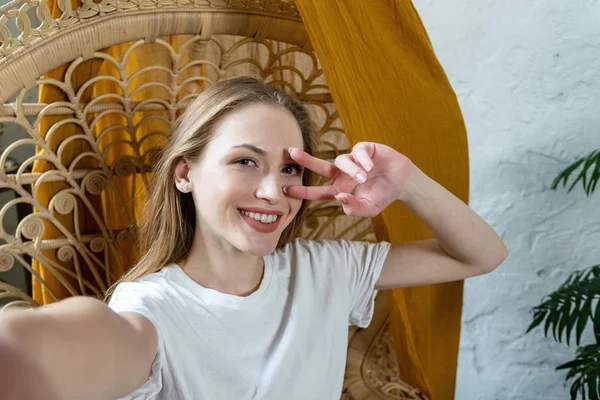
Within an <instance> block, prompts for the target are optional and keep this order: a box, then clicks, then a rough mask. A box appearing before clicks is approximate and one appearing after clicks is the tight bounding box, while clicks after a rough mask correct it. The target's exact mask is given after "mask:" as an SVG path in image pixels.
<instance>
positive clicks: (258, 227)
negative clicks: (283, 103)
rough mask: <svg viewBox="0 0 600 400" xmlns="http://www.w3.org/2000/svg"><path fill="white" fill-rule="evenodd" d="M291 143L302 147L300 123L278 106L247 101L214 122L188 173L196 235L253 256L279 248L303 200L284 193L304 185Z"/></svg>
mask: <svg viewBox="0 0 600 400" xmlns="http://www.w3.org/2000/svg"><path fill="white" fill-rule="evenodd" d="M290 147H297V148H301V149H303V148H304V145H303V140H302V134H301V131H300V127H299V126H298V123H297V122H296V119H295V118H294V116H293V115H292V114H291V113H290V112H289V111H288V110H286V109H284V108H282V107H279V106H276V105H271V104H252V105H248V106H246V107H243V108H241V109H239V110H236V111H234V112H232V113H230V114H228V115H227V116H226V117H224V118H223V119H222V120H221V121H220V122H219V123H218V124H217V125H216V127H215V131H214V136H213V139H212V140H211V141H210V143H209V144H208V146H207V147H206V149H205V151H204V152H203V154H202V155H201V157H200V160H199V161H198V162H196V163H194V164H191V168H190V169H189V175H188V177H189V179H190V182H191V187H192V194H193V197H194V203H195V207H196V215H197V222H198V223H197V225H196V227H197V228H196V229H199V230H200V232H197V234H198V233H200V234H201V235H202V236H201V237H202V239H203V240H204V241H205V243H207V244H208V243H211V244H213V245H214V244H221V245H223V246H224V247H228V246H232V247H234V248H236V249H238V250H240V251H242V252H244V253H249V254H252V255H255V256H263V255H266V254H269V253H271V252H272V251H273V250H274V249H275V248H276V246H277V242H278V241H279V237H280V236H281V233H282V232H283V230H284V229H285V228H286V227H287V226H288V225H289V224H290V222H291V221H292V220H293V219H294V217H295V216H296V214H297V213H298V210H299V209H300V206H301V204H302V200H299V199H296V198H293V197H290V196H287V195H286V194H285V193H284V192H283V188H284V187H286V186H289V185H302V168H301V167H300V166H298V165H297V164H296V163H295V162H294V161H293V160H292V159H291V158H290V157H289V153H288V149H289V148H290Z"/></svg>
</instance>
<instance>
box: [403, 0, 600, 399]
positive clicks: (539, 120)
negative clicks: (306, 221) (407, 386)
mask: <svg viewBox="0 0 600 400" xmlns="http://www.w3.org/2000/svg"><path fill="white" fill-rule="evenodd" d="M414 2H415V6H416V8H417V9H418V11H419V13H420V15H421V18H422V19H423V22H424V24H425V26H426V27H427V29H428V32H429V34H430V37H431V39H432V42H433V44H434V46H435V49H436V52H437V55H438V57H439V59H440V61H441V62H442V65H443V66H444V68H445V69H446V72H447V74H448V76H449V78H450V81H451V83H452V85H453V87H454V89H455V90H456V92H457V95H458V98H459V102H460V105H461V107H462V111H463V113H464V117H465V120H466V124H467V128H468V134H469V154H470V162H471V165H470V167H471V201H470V205H471V207H472V208H473V209H475V210H476V211H477V212H478V213H479V214H480V215H481V216H482V217H483V218H484V219H485V220H486V221H488V222H489V223H490V224H491V225H492V226H493V227H494V228H495V229H496V230H497V232H499V234H500V235H501V236H502V238H503V239H504V240H505V242H506V243H507V245H508V247H509V249H510V256H509V258H508V259H507V260H506V261H505V263H504V264H503V265H502V266H501V267H500V268H499V269H498V270H497V271H495V272H494V273H492V274H490V275H487V276H483V277H477V278H472V279H471V280H468V281H467V282H466V283H465V297H464V311H463V328H462V337H461V346H460V356H459V368H458V376H457V389H456V399H457V400H478V399H481V400H495V399H498V400H512V399H515V400H517V399H519V400H534V399H540V400H541V399H544V400H553V399H561V400H562V399H567V398H568V391H567V390H566V389H565V388H564V387H563V382H564V373H563V372H557V371H555V370H554V367H555V366H556V365H558V364H560V363H562V362H565V361H568V360H570V359H571V358H572V357H573V352H574V348H572V349H569V348H567V346H566V345H561V344H555V343H554V342H553V340H552V339H546V338H544V337H543V334H542V331H541V329H539V328H538V329H537V330H536V331H534V332H531V333H529V334H528V335H525V334H524V332H525V330H526V328H527V326H528V324H529V323H530V322H531V315H530V313H529V310H530V308H531V307H532V306H534V305H536V304H538V303H539V301H540V299H541V298H542V297H543V296H544V295H545V294H547V293H548V292H549V291H550V290H551V289H554V288H556V287H557V286H558V285H559V284H560V283H562V281H563V280H564V279H565V277H566V276H567V275H568V274H569V273H570V272H571V271H573V270H576V269H579V268H582V267H585V266H589V265H595V264H598V263H600V246H598V243H600V188H599V190H597V192H596V194H595V195H592V196H591V197H590V198H586V196H585V195H584V194H583V191H582V190H581V189H577V190H575V191H573V192H572V193H571V194H566V192H565V191H558V192H554V191H551V190H549V186H550V183H551V182H552V180H553V178H554V177H555V176H556V175H557V174H558V173H559V172H560V171H561V170H562V169H564V168H565V167H566V166H567V165H568V164H569V162H570V161H573V160H574V159H575V158H576V157H577V156H578V155H583V154H587V153H589V152H590V151H591V150H593V149H597V148H600V1H598V0H578V1H564V0H544V1H539V0H527V1H523V0H503V1H500V0H497V1H494V0H437V1H435V0H415V1H414ZM588 338H589V336H588Z"/></svg>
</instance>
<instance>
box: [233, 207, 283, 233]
mask: <svg viewBox="0 0 600 400" xmlns="http://www.w3.org/2000/svg"><path fill="white" fill-rule="evenodd" d="M238 214H239V215H240V217H241V218H242V219H243V220H244V221H245V222H246V223H247V224H248V226H249V227H250V228H252V229H253V230H254V231H256V232H260V233H273V232H275V231H276V230H277V227H278V226H279V223H280V222H281V215H277V214H260V213H253V212H250V211H246V210H242V209H239V208H238ZM263 221H264V222H263Z"/></svg>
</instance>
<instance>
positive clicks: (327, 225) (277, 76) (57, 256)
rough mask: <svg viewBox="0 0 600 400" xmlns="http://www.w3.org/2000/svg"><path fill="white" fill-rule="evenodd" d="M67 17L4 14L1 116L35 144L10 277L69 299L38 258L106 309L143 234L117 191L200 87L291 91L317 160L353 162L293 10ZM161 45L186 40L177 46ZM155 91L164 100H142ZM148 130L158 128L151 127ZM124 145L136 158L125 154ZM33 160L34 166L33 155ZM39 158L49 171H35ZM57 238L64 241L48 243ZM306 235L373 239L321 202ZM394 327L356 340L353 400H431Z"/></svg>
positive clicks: (264, 1) (21, 302) (264, 2)
mask: <svg viewBox="0 0 600 400" xmlns="http://www.w3.org/2000/svg"><path fill="white" fill-rule="evenodd" d="M60 5H61V10H62V16H61V17H60V18H57V19H52V18H50V13H49V10H48V8H47V7H46V5H45V2H42V1H39V0H24V1H13V2H11V3H8V4H7V5H5V6H3V7H0V82H2V83H3V85H2V87H0V100H1V101H0V103H4V102H5V101H6V100H7V99H9V98H12V100H11V101H10V103H6V104H0V124H3V125H5V126H11V125H12V127H13V128H15V127H16V128H17V129H20V130H21V131H23V132H25V133H26V135H25V137H24V138H23V139H21V140H18V141H16V142H14V143H11V144H10V145H8V147H7V148H6V149H5V150H4V151H3V153H2V155H1V156H0V189H2V190H8V191H11V192H12V193H14V199H13V200H11V201H9V202H8V203H7V204H4V205H2V208H1V209H0V271H7V270H10V269H11V268H25V269H27V270H28V271H29V272H30V273H31V275H32V276H34V277H35V278H36V279H37V280H38V281H39V282H40V283H41V285H42V286H43V287H45V288H46V289H47V290H48V292H49V293H50V294H51V296H52V297H54V298H56V299H58V298H59V296H58V294H54V293H53V290H52V288H51V287H50V286H51V285H48V284H46V282H45V281H44V279H43V278H42V277H41V276H39V275H38V273H37V272H36V271H35V270H34V269H33V268H32V262H31V260H37V261H38V262H39V263H41V264H42V265H43V266H44V268H46V269H47V270H49V271H50V272H51V273H52V276H53V277H54V279H56V280H57V281H58V282H60V284H61V285H62V286H63V289H64V290H66V292H67V293H68V294H69V295H91V296H97V297H100V296H101V295H102V293H103V291H104V290H106V288H107V287H108V286H109V285H110V284H111V283H112V282H114V281H115V280H116V279H117V278H118V277H119V274H120V272H122V271H123V270H124V269H126V268H128V267H129V265H127V264H126V261H124V260H121V261H119V260H120V258H119V256H118V255H119V254H120V253H121V252H123V249H124V248H129V247H130V246H131V243H132V242H133V241H134V239H135V234H136V232H135V226H136V215H137V210H136V209H135V199H134V196H135V195H134V193H135V190H136V189H132V190H131V191H130V193H129V194H130V196H129V197H122V196H121V197H119V193H117V192H115V190H114V189H115V187H116V186H117V185H116V182H117V181H119V180H121V181H122V180H127V182H129V184H130V185H131V187H132V188H141V189H140V190H145V189H144V188H146V187H147V182H148V175H149V174H150V173H151V172H150V171H151V167H152V163H153V157H154V154H155V150H156V149H158V148H159V147H160V145H161V140H160V138H161V137H162V138H164V137H166V135H168V132H169V128H170V126H171V124H172V123H173V122H174V121H175V119H176V118H177V115H178V113H179V112H180V111H181V110H182V109H183V108H184V107H185V105H186V104H187V102H189V101H190V99H191V98H192V97H193V96H194V94H195V93H197V92H198V91H199V90H201V89H202V87H203V85H209V84H211V83H212V82H215V81H217V80H219V79H223V78H224V77H227V76H233V75H239V74H248V73H250V74H255V75H259V76H262V77H263V78H265V79H267V80H268V81H270V82H271V83H272V84H274V85H278V86H280V87H282V88H284V89H285V90H287V91H289V92H291V93H293V94H294V95H296V96H297V97H298V98H300V99H301V100H303V101H305V102H306V103H307V104H308V107H309V109H310V110H311V113H312V114H313V117H314V119H315V121H316V122H317V124H318V126H319V127H320V131H321V138H322V145H321V147H320V149H319V152H320V156H321V157H323V158H328V159H333V158H335V156H337V155H338V154H341V153H343V152H347V151H348V150H349V145H348V141H347V138H346V136H345V134H344V131H343V127H342V125H341V122H340V121H339V119H338V116H337V113H336V109H335V105H334V103H333V101H332V99H331V95H330V93H329V90H328V87H327V84H326V82H325V79H324V76H323V72H322V70H321V67H320V64H319V61H318V58H317V56H316V54H315V53H314V52H313V51H312V48H311V46H310V42H309V40H308V35H307V34H306V31H305V30H304V27H303V25H302V23H301V20H300V17H299V15H298V12H297V10H296V8H295V6H294V4H293V2H291V1H288V0H220V1H219V0H195V1H172V0H156V1H149V0H141V1H135V2H134V1H119V0H102V1H99V2H93V1H91V0H85V1H84V2H83V5H82V6H81V7H80V8H79V9H77V10H73V9H71V7H70V1H68V0H64V1H63V0H61V2H60ZM28 10H34V11H35V13H36V16H37V17H36V18H31V15H32V14H31V12H28ZM9 20H14V22H15V23H16V26H17V27H18V28H19V29H20V30H21V34H20V35H18V36H12V35H11V33H10V31H9V29H8V28H7V26H8V25H7V24H8V22H9ZM164 35H170V36H171V35H180V36H177V37H178V40H177V41H175V42H172V41H170V40H169V38H167V37H164ZM181 35H185V36H181ZM126 42H127V49H126V51H125V52H124V53H123V54H122V55H121V56H120V57H114V56H113V55H111V54H110V52H107V51H105V50H102V49H104V48H107V47H108V46H111V45H116V44H122V43H126ZM140 51H141V52H143V51H153V52H158V53H160V54H162V55H163V56H164V57H162V58H161V60H162V61H157V62H156V63H154V64H152V63H151V64H147V65H142V66H141V67H140V69H138V70H136V71H131V70H130V69H129V68H128V61H129V58H130V57H133V56H134V55H135V54H136V52H140ZM88 60H98V61H99V62H102V63H103V65H105V66H106V69H105V70H104V71H105V73H103V74H102V73H101V74H98V75H96V76H94V77H92V78H91V79H89V80H88V81H87V82H84V83H81V84H80V85H79V86H77V87H74V86H73V79H72V76H73V74H74V73H75V71H77V68H80V67H81V66H82V65H83V64H84V63H85V62H86V61H88ZM164 60H168V62H164ZM65 63H68V64H69V66H68V68H67V69H66V72H65V75H64V77H63V78H62V79H60V80H56V79H50V78H44V79H41V78H39V77H40V76H42V75H43V74H45V73H47V72H49V71H51V70H52V69H53V68H56V67H58V66H60V65H62V64H65ZM106 71H110V73H107V72H106ZM142 75H151V76H153V77H154V78H155V79H150V80H148V79H146V81H145V83H144V85H140V84H139V83H138V81H139V80H138V79H137V78H139V77H140V76H142ZM106 82H110V83H111V84H112V85H114V87H116V88H118V89H119V90H117V91H115V92H113V93H111V94H104V95H103V94H101V93H96V95H91V96H90V93H89V92H90V91H93V90H94V88H95V87H97V86H98V85H101V84H103V83H106ZM5 83H6V84H5ZM40 85H49V86H53V87H55V88H57V89H58V90H60V91H61V92H62V93H64V95H65V98H66V99H67V100H66V101H64V102H57V103H52V104H40V103H34V102H29V103H28V102H27V100H26V99H27V97H28V96H27V95H28V91H29V90H31V89H34V88H37V87H39V86H40ZM149 88H151V89H152V90H151V92H152V93H153V96H148V95H147V93H145V91H148V90H150V89H149ZM84 98H85V99H89V100H88V101H87V102H86V101H83V100H82V99H84ZM115 115H120V116H121V117H122V125H119V126H115V125H111V126H107V124H106V120H107V119H108V118H112V117H114V116H115ZM48 117H55V119H54V120H53V121H54V122H53V123H52V126H51V127H50V128H49V130H48V131H47V134H46V136H45V138H42V137H41V135H40V123H41V121H42V120H44V119H47V118H48ZM149 122H152V125H153V128H152V129H147V128H146V125H147V124H148V123H149ZM66 124H74V125H76V126H77V127H78V128H77V130H78V134H77V135H71V136H68V137H66V138H62V139H60V140H55V139H56V138H55V136H57V134H56V132H57V131H59V129H61V127H64V126H65V125H66ZM114 129H120V130H123V131H125V132H128V134H129V136H128V139H127V140H118V141H116V140H113V139H111V131H112V130H114ZM157 138H158V140H157ZM73 145H80V146H81V148H83V149H85V150H84V151H82V153H81V154H79V155H78V156H77V157H75V158H73V159H70V160H65V157H64V153H65V152H66V151H67V150H68V149H69V146H73ZM119 146H121V147H126V148H127V151H126V152H120V153H118V152H115V151H114V150H115V148H117V147H119ZM23 148H29V149H30V153H31V154H32V155H31V157H29V158H28V159H27V160H26V161H25V162H24V163H23V164H22V165H21V167H20V168H19V169H18V170H16V171H8V170H6V169H5V166H6V165H7V163H6V160H7V159H8V158H9V157H10V156H11V154H13V152H18V151H21V150H22V149H23ZM35 148H37V149H38V152H37V155H34V154H33V151H34V149H35ZM115 154H120V156H115ZM123 154H126V155H123ZM40 159H43V160H45V162H46V163H47V165H51V168H50V169H49V170H47V171H46V172H40V173H32V172H29V171H30V169H31V168H30V167H31V165H32V164H33V163H34V162H35V161H36V160H38V161H39V160H40ZM90 161H92V162H90ZM90 165H93V166H94V167H90ZM59 182H60V183H61V185H62V189H61V190H59V191H57V192H56V193H55V194H54V196H53V197H52V199H51V200H50V202H49V203H48V205H47V206H44V204H42V203H41V202H40V201H39V199H38V198H37V196H36V195H37V192H38V189H39V188H40V187H41V186H42V185H44V184H48V183H59ZM321 183H324V182H321ZM107 191H112V193H113V194H115V196H114V197H116V198H115V199H112V201H113V203H112V207H108V208H107V209H106V213H105V214H103V213H102V209H101V208H99V207H98V199H99V198H102V196H105V195H106V193H107ZM132 204H133V206H132ZM23 205H27V206H29V207H30V208H31V210H35V212H30V213H29V214H27V215H25V216H22V218H21V219H20V221H19V223H18V225H17V227H16V229H14V231H6V230H5V224H4V221H5V218H6V215H7V213H8V212H9V211H11V210H13V211H14V208H16V207H19V206H23ZM122 210H127V212H128V213H129V214H128V217H127V219H128V220H129V222H130V224H129V225H128V226H125V227H123V226H119V227H115V226H112V225H111V223H110V220H111V215H110V214H111V213H118V212H121V211H122ZM82 215H86V218H91V219H92V220H93V221H94V223H95V225H96V226H97V228H98V229H97V230H96V231H94V232H88V231H86V230H85V229H84V227H82V226H80V220H81V216H82ZM49 226H51V227H53V228H54V229H55V230H57V231H58V232H60V235H59V236H58V237H54V238H52V239H46V238H44V231H45V230H46V229H48V227H49ZM302 235H303V236H304V237H306V238H309V239H317V238H349V239H356V240H374V239H375V237H374V234H373V230H372V227H371V224H370V221H369V220H365V219H358V218H350V217H348V216H346V215H344V214H343V212H342V210H341V208H339V207H338V206H337V204H334V203H319V204H313V205H312V206H311V207H310V213H309V218H308V220H307V222H306V224H305V226H303V229H302ZM48 254H52V257H49V256H48ZM108 260H112V261H111V262H108ZM119 262H121V265H119ZM67 265H68V266H69V267H66V266H67ZM8 298H10V299H11V300H12V301H11V302H10V303H9V304H8V306H5V307H4V308H6V307H19V306H35V305H36V304H35V303H34V301H33V299H32V298H31V297H30V296H29V295H28V294H26V293H23V292H22V291H21V290H19V289H17V288H14V287H12V286H10V285H7V284H5V283H2V282H0V300H3V299H8ZM378 303H381V301H379V300H378ZM388 315H389V313H388V312H387V311H386V310H385V309H383V310H380V311H378V313H377V317H376V319H375V320H374V323H373V324H372V325H371V326H370V327H369V328H368V329H363V330H360V329H359V330H357V329H356V328H351V330H350V334H351V340H350V346H349V365H348V371H347V375H348V376H347V379H346V383H345V385H344V394H343V398H345V399H367V398H390V399H411V400H412V399H422V398H423V397H422V395H420V394H419V392H418V391H416V390H415V389H413V388H410V387H408V386H407V385H406V384H404V383H403V382H402V381H401V379H400V378H399V377H398V376H397V375H398V374H397V368H396V366H395V362H396V361H395V357H394V356H393V352H392V350H391V345H390V343H389V334H388V333H387V332H388V324H387V322H386V321H387V318H388ZM0 394H1V393H0Z"/></svg>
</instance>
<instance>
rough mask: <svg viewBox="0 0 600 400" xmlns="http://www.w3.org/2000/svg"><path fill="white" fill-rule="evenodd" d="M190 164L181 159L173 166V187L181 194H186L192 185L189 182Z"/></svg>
mask: <svg viewBox="0 0 600 400" xmlns="http://www.w3.org/2000/svg"><path fill="white" fill-rule="evenodd" d="M190 169H191V163H190V161H189V160H187V159H185V158H184V157H181V159H180V160H179V161H178V162H177V165H176V166H175V176H174V179H175V186H177V189H179V191H181V192H183V193H188V192H190V191H191V190H192V183H191V181H190V178H189V175H190Z"/></svg>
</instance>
